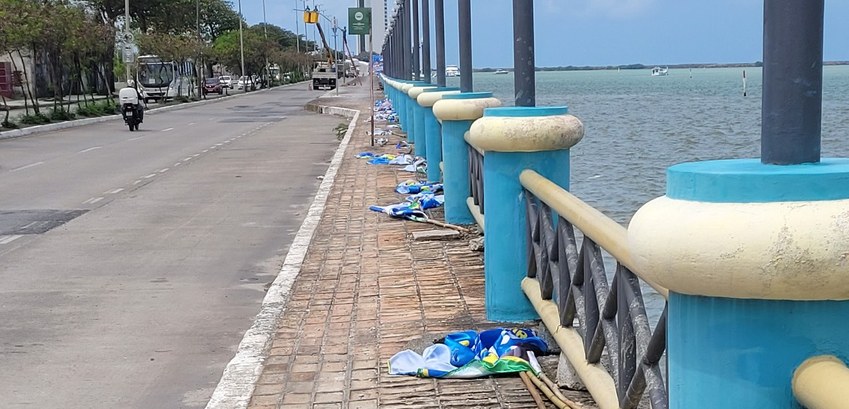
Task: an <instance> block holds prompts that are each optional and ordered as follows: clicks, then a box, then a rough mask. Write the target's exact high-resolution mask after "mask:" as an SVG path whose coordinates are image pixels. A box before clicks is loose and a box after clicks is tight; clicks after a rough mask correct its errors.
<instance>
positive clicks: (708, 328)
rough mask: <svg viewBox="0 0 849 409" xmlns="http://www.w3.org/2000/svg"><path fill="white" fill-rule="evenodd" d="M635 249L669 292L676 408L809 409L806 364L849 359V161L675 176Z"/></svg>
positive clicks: (676, 169)
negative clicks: (800, 397)
mask: <svg viewBox="0 0 849 409" xmlns="http://www.w3.org/2000/svg"><path fill="white" fill-rule="evenodd" d="M487 216H488V215H487ZM628 241H629V246H630V248H631V252H632V255H633V260H634V262H635V264H636V265H637V267H638V268H639V270H640V271H641V272H643V273H644V274H645V275H647V276H648V278H649V279H653V280H654V281H655V282H657V283H658V284H660V285H662V286H665V287H667V288H669V290H670V292H669V310H668V323H667V334H668V368H669V400H670V405H669V407H670V408H671V409H683V408H687V409H703V408H704V409H707V408H731V407H733V408H770V409H791V408H792V409H796V408H800V407H801V406H800V405H799V404H798V403H797V402H796V400H795V399H794V397H793V395H792V388H791V378H792V376H793V372H794V370H795V369H796V368H797V367H798V366H799V365H800V364H801V363H802V362H803V361H805V360H806V359H807V358H810V357H812V356H815V355H834V356H836V357H838V358H839V359H841V360H843V361H844V362H846V361H847V360H849V325H846V323H845V320H846V317H848V316H849V301H847V300H849V159H823V160H822V161H821V162H819V163H807V164H799V165H784V166H777V165H767V164H762V163H761V162H760V161H759V160H757V159H744V160H720V161H708V162H696V163H684V164H679V165H675V166H672V167H670V168H669V169H668V170H667V188H666V195H665V196H663V197H660V198H658V199H655V200H653V201H651V202H649V203H648V204H646V205H645V206H643V207H642V208H641V209H640V210H639V211H638V212H637V213H636V214H635V215H634V217H633V219H632V220H631V223H630V226H629V227H628Z"/></svg>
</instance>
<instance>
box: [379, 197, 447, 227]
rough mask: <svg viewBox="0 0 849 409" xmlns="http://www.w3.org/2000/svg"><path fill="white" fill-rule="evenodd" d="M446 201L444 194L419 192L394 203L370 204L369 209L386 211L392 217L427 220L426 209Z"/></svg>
mask: <svg viewBox="0 0 849 409" xmlns="http://www.w3.org/2000/svg"><path fill="white" fill-rule="evenodd" d="M443 203H445V196H444V195H434V194H433V193H419V194H416V195H412V196H407V198H406V199H405V201H404V202H402V203H397V204H392V205H388V206H375V205H372V206H369V209H370V210H372V211H375V212H380V213H386V214H388V215H390V216H392V217H398V218H404V219H409V220H413V221H425V220H427V218H428V217H427V214H425V212H424V210H426V209H432V208H434V207H439V206H442V204H443Z"/></svg>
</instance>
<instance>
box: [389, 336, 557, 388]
mask: <svg viewBox="0 0 849 409" xmlns="http://www.w3.org/2000/svg"><path fill="white" fill-rule="evenodd" d="M528 351H531V352H533V353H534V354H536V355H544V354H546V353H548V345H546V343H545V341H543V340H542V339H541V338H539V337H538V336H537V335H536V333H535V332H534V331H533V330H531V329H527V328H495V329H491V330H487V331H482V332H480V333H478V332H475V331H463V332H455V333H452V334H448V336H446V337H445V338H444V339H442V340H440V341H438V343H436V344H434V345H432V346H429V347H428V348H426V349H425V350H424V351H423V352H422V354H419V353H417V352H415V351H412V350H409V349H408V350H404V351H401V352H398V353H397V354H395V355H394V356H393V357H392V358H390V359H389V373H390V374H391V375H415V376H419V377H430V378H479V377H484V376H489V375H495V374H505V373H515V372H524V371H531V372H533V373H534V374H536V373H538V369H536V368H535V367H534V366H532V365H531V363H530V362H529V357H528Z"/></svg>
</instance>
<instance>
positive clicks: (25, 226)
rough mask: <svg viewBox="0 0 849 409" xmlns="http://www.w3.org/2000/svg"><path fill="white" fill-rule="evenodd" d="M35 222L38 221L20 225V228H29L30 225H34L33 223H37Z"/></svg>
mask: <svg viewBox="0 0 849 409" xmlns="http://www.w3.org/2000/svg"><path fill="white" fill-rule="evenodd" d="M37 223H38V222H32V223H27V224H26V225H24V226H21V230H26V229H28V228H30V227H32V226H34V225H35V224H37Z"/></svg>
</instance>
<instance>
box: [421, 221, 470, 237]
mask: <svg viewBox="0 0 849 409" xmlns="http://www.w3.org/2000/svg"><path fill="white" fill-rule="evenodd" d="M427 222H428V223H430V224H434V225H437V226H439V227H445V228H447V229H454V230H457V231H458V232H460V233H466V234H471V232H472V231H471V230H469V229H467V228H465V227H462V226H457V225H456V224H450V223H445V222H441V221H439V220H433V219H427Z"/></svg>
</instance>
